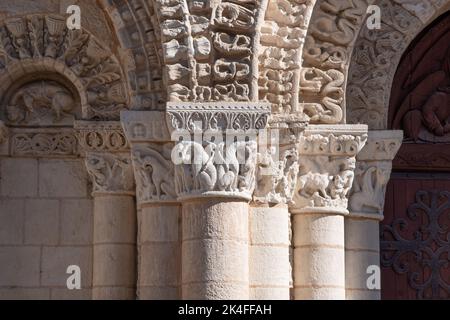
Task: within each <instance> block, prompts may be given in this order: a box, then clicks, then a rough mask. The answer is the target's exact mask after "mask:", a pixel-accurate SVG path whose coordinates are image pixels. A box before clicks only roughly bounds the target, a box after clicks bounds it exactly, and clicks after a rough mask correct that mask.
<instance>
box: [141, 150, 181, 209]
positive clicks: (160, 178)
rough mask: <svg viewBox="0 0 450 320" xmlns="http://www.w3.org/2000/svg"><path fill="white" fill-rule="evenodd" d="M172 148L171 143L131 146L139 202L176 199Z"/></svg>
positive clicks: (172, 200)
mask: <svg viewBox="0 0 450 320" xmlns="http://www.w3.org/2000/svg"><path fill="white" fill-rule="evenodd" d="M172 148H173V143H165V144H156V143H147V144H144V143H142V144H137V145H135V146H133V148H132V159H133V167H134V174H135V177H136V196H137V200H138V202H139V203H140V204H144V203H154V202H175V201H176V200H177V194H176V191H175V177H174V172H175V168H174V164H173V162H172V159H171V152H172Z"/></svg>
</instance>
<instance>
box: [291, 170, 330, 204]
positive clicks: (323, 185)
mask: <svg viewBox="0 0 450 320" xmlns="http://www.w3.org/2000/svg"><path fill="white" fill-rule="evenodd" d="M332 180H333V177H331V176H329V175H328V174H320V173H312V172H308V173H307V174H305V175H303V176H301V177H300V178H299V179H298V189H299V190H300V195H302V196H304V197H305V198H309V197H310V196H312V195H314V194H316V195H318V196H321V197H323V198H326V199H329V198H330V196H329V195H328V193H327V188H328V186H329V185H330V181H332Z"/></svg>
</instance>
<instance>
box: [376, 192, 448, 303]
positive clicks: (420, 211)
mask: <svg viewBox="0 0 450 320" xmlns="http://www.w3.org/2000/svg"><path fill="white" fill-rule="evenodd" d="M449 209H450V192H448V191H437V190H433V191H418V192H417V193H416V202H415V203H413V204H411V205H410V206H409V208H408V212H407V217H406V218H398V219H396V220H394V221H393V222H392V223H391V224H390V225H384V226H382V227H381V230H380V231H381V242H380V243H381V250H382V254H381V264H382V266H383V267H388V268H393V270H394V271H395V272H397V273H398V274H406V276H407V279H408V284H409V286H410V287H411V288H413V289H414V290H416V292H417V298H418V299H442V298H450V272H449V271H450V270H449V269H448V268H449V267H450V264H449V262H450V230H449V229H450V223H449V222H450V210H449ZM445 271H446V272H445ZM443 272H445V274H446V276H443Z"/></svg>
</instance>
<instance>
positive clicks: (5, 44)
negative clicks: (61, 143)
mask: <svg viewBox="0 0 450 320" xmlns="http://www.w3.org/2000/svg"><path fill="white" fill-rule="evenodd" d="M55 75H56V76H57V77H59V78H63V79H65V81H68V82H69V83H71V85H73V86H74V87H75V88H76V89H77V91H78V94H79V95H80V98H79V99H80V101H81V107H82V111H83V114H82V116H83V118H84V119H103V120H118V119H119V113H120V110H122V109H124V108H127V105H128V98H127V88H126V85H125V83H124V77H123V75H122V70H121V67H120V64H119V62H118V60H117V59H116V58H115V57H114V56H113V55H112V54H111V51H110V50H109V49H107V48H105V47H103V46H102V44H101V43H100V42H99V41H98V40H97V39H95V38H94V37H93V36H92V35H90V34H89V33H87V32H86V31H82V30H73V31H69V30H68V29H67V27H66V19H65V17H63V16H59V15H30V16H26V17H17V18H9V19H6V20H5V21H4V22H3V24H2V25H0V80H1V82H2V88H1V89H2V90H1V91H2V92H1V94H2V96H4V94H5V92H6V91H7V90H8V87H9V86H11V85H15V84H16V82H19V81H23V79H26V78H27V77H31V78H34V79H36V78H42V80H45V79H46V77H55ZM39 86H41V88H39ZM56 87H57V85H56V84H54V83H52V84H50V83H47V84H42V83H36V84H34V83H33V84H30V87H27V86H25V87H23V88H22V89H21V90H20V91H19V92H18V93H17V95H16V96H15V97H13V101H12V103H13V104H16V106H17V105H18V106H17V108H16V109H22V111H20V110H18V111H17V112H14V113H15V114H14V115H8V118H11V117H12V120H11V119H10V120H11V121H12V122H14V121H24V119H22V118H24V117H25V118H26V117H27V116H28V117H30V115H31V116H33V112H37V111H38V110H37V109H41V108H40V106H38V104H39V103H40V100H43V99H47V98H48V99H50V97H52V98H51V99H50V101H48V103H45V104H46V106H47V108H49V109H51V111H52V113H53V115H52V116H53V118H54V119H55V120H57V121H58V120H61V117H62V115H63V112H66V113H67V112H69V110H68V109H71V108H70V107H71V106H72V105H73V103H72V102H73V101H72V100H74V99H75V98H74V97H71V96H70V95H69V94H68V93H67V92H64V90H63V89H62V88H56ZM62 105H64V106H62ZM24 108H25V109H30V108H34V110H33V112H31V111H30V110H23V109H24Z"/></svg>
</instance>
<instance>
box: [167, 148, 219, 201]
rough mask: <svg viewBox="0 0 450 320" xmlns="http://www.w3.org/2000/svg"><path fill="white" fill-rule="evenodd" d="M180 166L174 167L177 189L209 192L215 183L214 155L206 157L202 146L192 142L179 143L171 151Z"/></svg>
mask: <svg viewBox="0 0 450 320" xmlns="http://www.w3.org/2000/svg"><path fill="white" fill-rule="evenodd" d="M173 154H175V155H177V156H179V160H181V161H180V162H181V164H177V165H176V175H177V179H178V180H177V181H178V187H181V188H182V190H184V192H187V191H192V190H197V191H211V190H213V189H214V186H215V185H216V182H217V170H216V168H215V167H214V164H213V159H214V155H211V156H210V155H208V153H206V151H205V150H204V148H203V146H202V145H201V144H199V143H196V142H193V141H181V142H179V143H178V144H177V145H176V146H175V148H174V151H173Z"/></svg>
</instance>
